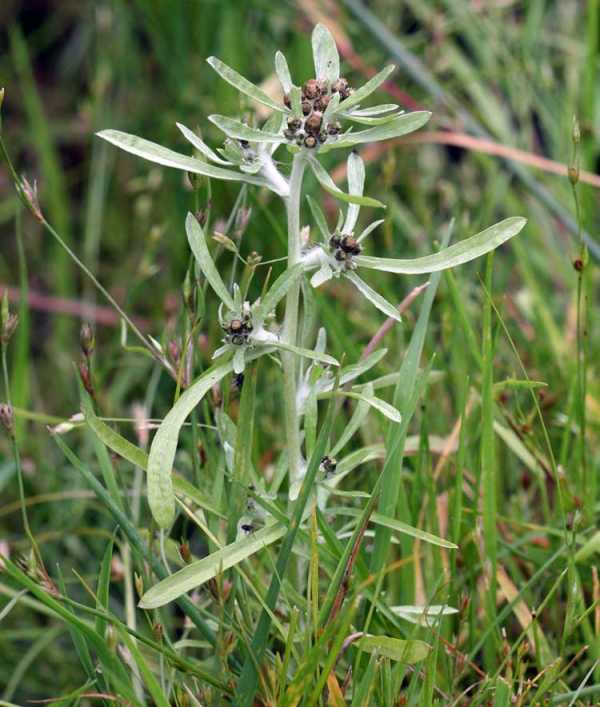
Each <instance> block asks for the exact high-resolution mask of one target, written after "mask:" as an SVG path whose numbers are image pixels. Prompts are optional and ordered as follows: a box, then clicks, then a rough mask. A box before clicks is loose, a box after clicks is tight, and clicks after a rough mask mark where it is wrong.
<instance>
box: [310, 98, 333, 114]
mask: <svg viewBox="0 0 600 707" xmlns="http://www.w3.org/2000/svg"><path fill="white" fill-rule="evenodd" d="M329 101H331V96H328V95H327V94H325V95H323V96H319V98H317V100H316V101H315V103H314V108H315V110H319V111H321V112H324V111H325V109H326V108H327V106H328V105H329Z"/></svg>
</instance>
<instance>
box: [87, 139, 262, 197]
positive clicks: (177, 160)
mask: <svg viewBox="0 0 600 707" xmlns="http://www.w3.org/2000/svg"><path fill="white" fill-rule="evenodd" d="M96 135H98V137H101V138H102V139H103V140H106V141H107V142H110V143H111V144H113V145H116V146H117V147H120V148H121V149H122V150H125V152H130V153H131V154H132V155H137V156H138V157H143V158H144V159H145V160H148V161H149V162H155V163H156V164H162V165H164V166H165V167H174V168H175V169H183V170H184V171H186V172H193V173H194V174H203V175H204V176H205V177H212V178H214V179H223V180H225V181H232V182H246V183H247V184H256V185H257V186H259V187H269V184H268V182H267V181H266V180H264V179H262V178H261V177H254V176H252V175H250V174H244V173H242V172H234V171H233V170H230V169H223V168H222V167H215V166H214V165H212V164H208V163H207V162H203V161H202V160H198V159H196V158H195V157H188V156H187V155H182V154H181V153H179V152H175V151H174V150H170V149H169V148H168V147H163V146H162V145H157V144H156V143H155V142H150V140H144V138H141V137H137V135H130V134H129V133H123V132H121V131H120V130H102V131H101V132H99V133H96Z"/></svg>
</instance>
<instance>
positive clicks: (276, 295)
mask: <svg viewBox="0 0 600 707" xmlns="http://www.w3.org/2000/svg"><path fill="white" fill-rule="evenodd" d="M303 271H304V268H303V266H302V263H298V264H297V265H294V267H292V268H290V269H289V270H286V271H285V272H283V273H282V274H281V275H280V276H279V277H278V278H277V280H275V282H274V283H273V284H272V285H271V287H270V288H269V291H268V292H267V294H266V295H265V296H264V297H263V298H261V301H260V304H258V305H257V306H255V307H254V308H253V311H252V316H253V319H254V320H255V323H256V324H259V325H260V324H262V323H263V322H264V320H265V319H266V317H267V316H268V314H269V313H270V312H272V311H273V310H274V309H275V307H276V306H277V304H278V302H279V301H280V300H281V299H283V297H285V296H286V294H287V293H288V290H289V289H290V287H291V286H292V285H293V284H294V283H295V282H296V281H297V280H298V278H299V277H300V276H301V275H302V272H303Z"/></svg>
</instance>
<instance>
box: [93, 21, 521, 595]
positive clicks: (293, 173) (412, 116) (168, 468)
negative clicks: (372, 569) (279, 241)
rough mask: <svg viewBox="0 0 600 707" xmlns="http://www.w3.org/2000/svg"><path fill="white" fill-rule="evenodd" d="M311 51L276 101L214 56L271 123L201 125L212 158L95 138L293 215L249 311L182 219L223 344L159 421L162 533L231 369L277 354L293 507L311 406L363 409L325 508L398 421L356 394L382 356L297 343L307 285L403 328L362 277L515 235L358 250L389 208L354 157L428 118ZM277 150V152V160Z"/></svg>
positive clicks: (265, 533)
mask: <svg viewBox="0 0 600 707" xmlns="http://www.w3.org/2000/svg"><path fill="white" fill-rule="evenodd" d="M312 49H313V57H314V67H315V76H314V77H313V78H310V79H309V80H307V81H305V82H304V84H302V85H297V84H295V83H294V81H293V78H292V75H291V73H290V70H289V68H288V64H287V61H286V59H285V57H284V56H283V54H282V53H281V52H277V54H276V56H275V70H276V72H277V76H278V77H279V81H280V83H281V87H282V91H283V101H281V102H280V101H278V100H275V99H273V98H272V97H271V96H269V95H267V94H266V93H265V92H264V91H263V90H261V89H260V88H259V87H258V86H255V85H254V84H252V83H251V82H250V81H248V80H247V79H245V78H244V77H243V76H242V75H241V74H239V73H238V72H237V71H236V70H235V69H233V68H231V67H229V66H227V65H226V64H225V63H223V62H222V61H221V60H219V59H216V58H214V57H211V58H209V59H208V63H209V64H210V65H211V67H212V68H213V69H214V70H215V71H216V72H217V73H218V74H219V75H220V76H221V77H222V78H223V79H224V80H225V81H227V82H228V83H229V84H231V85H232V86H234V87H235V88H236V89H237V90H238V91H239V92H240V93H241V94H243V95H244V96H246V97H248V98H250V99H251V100H252V101H256V102H258V103H260V104H262V105H263V106H265V107H266V108H268V109H269V110H270V111H271V115H270V117H269V118H268V119H267V120H266V121H265V122H264V124H262V125H260V126H259V125H249V124H246V123H243V122H241V121H239V120H237V119H235V118H231V117H226V116H223V115H212V116H209V120H210V121H211V122H212V123H213V124H214V125H216V126H217V127H218V128H219V129H220V130H221V131H222V132H223V133H224V142H223V145H222V146H221V147H219V148H216V149H213V148H211V147H209V146H208V145H207V144H206V143H205V142H204V141H203V140H202V139H201V138H200V137H199V136H198V135H197V134H196V133H194V132H192V131H191V130H190V129H188V128H186V127H185V126H184V125H181V124H178V125H177V127H178V128H179V130H180V131H181V133H182V134H183V135H184V137H185V138H186V139H187V140H188V141H189V142H190V143H191V146H192V148H193V149H194V151H195V156H188V155H185V154H181V153H178V152H175V151H173V150H171V149H169V148H167V147H163V146H161V145H157V144H155V143H153V142H149V141H148V140H145V139H143V138H140V137H136V136H134V135H129V134H126V133H123V132H119V131H116V130H105V131H102V132H100V133H99V135H100V137H102V138H103V139H105V140H107V141H109V142H110V143H112V144H114V145H116V146H118V147H120V148H121V149H123V150H126V151H127V152H130V153H132V154H134V155H137V156H139V157H143V158H144V159H146V160H149V161H151V162H154V163H157V164H160V165H165V166H168V167H173V168H175V169H180V170H183V171H185V172H189V173H194V174H200V175H204V176H206V177H208V178H211V179H222V180H229V181H236V182H242V183H245V184H248V185H250V186H253V187H259V188H264V189H268V190H270V191H272V192H273V193H274V194H276V195H277V196H278V197H280V198H281V199H282V200H283V201H284V203H285V207H286V212H287V234H288V238H287V253H286V254H285V255H286V262H287V266H286V269H285V270H284V272H283V273H282V274H281V275H280V276H279V277H278V278H277V279H276V280H275V282H274V283H273V284H272V285H271V286H270V288H269V289H268V290H267V291H266V293H265V294H264V295H263V296H262V297H261V298H260V299H257V300H256V301H255V302H252V303H251V302H249V301H247V300H246V299H245V297H246V295H245V293H244V292H242V289H241V288H240V286H238V285H236V284H234V285H233V286H232V288H231V289H229V288H228V287H227V285H226V284H225V282H224V280H223V278H222V277H221V274H220V273H219V270H218V268H217V265H216V264H215V262H214V260H213V258H212V256H211V253H210V250H209V247H208V244H207V239H206V236H205V233H204V230H203V228H202V226H201V225H200V223H199V221H198V219H197V218H196V217H195V216H194V215H193V214H191V213H190V214H188V216H187V218H186V221H185V230H186V233H187V238H188V242H189V245H190V248H191V250H192V252H193V254H194V256H195V259H196V261H197V263H198V266H199V268H200V269H201V271H202V273H203V274H204V276H205V278H206V280H207V281H208V283H209V284H210V286H211V288H212V289H213V290H214V292H215V294H216V295H217V297H218V298H219V300H220V305H219V307H218V310H217V311H214V312H213V313H212V316H214V317H218V320H219V323H220V325H221V327H222V330H223V342H222V346H220V347H219V348H217V350H216V351H215V352H214V356H213V357H214V358H215V359H216V361H215V363H214V365H213V366H212V367H211V368H210V369H208V370H207V371H205V372H204V373H203V374H202V375H201V376H200V377H199V378H198V379H197V380H196V381H194V382H193V383H192V384H191V385H190V386H189V387H188V388H187V389H186V390H185V392H184V393H183V394H182V395H181V397H180V398H179V399H178V401H177V402H176V404H175V405H174V406H173V408H172V409H171V410H170V411H169V412H168V413H167V415H166V416H165V418H164V420H163V422H162V424H161V425H160V427H159V429H158V431H157V433H156V435H155V437H154V440H153V442H152V445H151V448H150V454H149V458H148V465H147V470H148V477H147V483H148V501H149V505H150V509H151V511H152V514H153V517H154V519H155V520H156V522H157V523H158V525H159V526H160V527H161V528H163V529H168V528H169V527H170V526H171V525H172V523H173V520H174V518H175V492H177V493H182V494H183V495H187V496H189V495H190V493H191V491H190V489H189V487H188V486H183V487H182V482H181V479H180V477H178V484H179V485H176V487H175V491H174V486H173V481H172V473H171V472H172V467H173V463H174V460H175V455H176V450H177V444H178V436H179V432H180V430H181V428H182V426H183V424H184V422H185V420H186V418H187V417H188V415H190V413H191V412H192V411H193V410H194V408H195V407H196V406H197V405H198V404H199V402H200V401H201V400H202V398H203V397H204V395H206V393H207V392H208V391H209V390H210V389H211V388H212V387H213V386H214V385H215V384H216V383H218V382H219V381H220V380H222V379H223V378H224V377H225V376H227V375H228V374H231V373H232V372H234V373H241V372H243V371H244V369H245V367H246V366H247V365H248V364H249V363H250V362H252V361H253V360H255V359H257V358H258V357H261V356H265V355H269V356H271V357H273V356H278V357H280V359H281V364H282V366H283V371H284V375H283V384H282V390H281V396H282V398H283V403H284V409H285V434H284V438H285V440H286V466H287V475H288V480H289V489H290V498H291V499H292V500H293V499H295V498H296V497H297V496H298V495H299V493H300V489H301V488H302V482H303V480H304V478H305V474H306V469H307V461H306V460H308V459H310V458H311V455H312V454H313V452H314V450H315V448H316V445H315V440H316V437H317V431H318V430H317V428H318V415H317V406H318V401H319V400H322V399H324V398H327V397H331V396H332V395H336V394H339V395H347V396H350V397H352V398H354V399H356V400H357V401H358V403H357V406H356V410H355V413H354V415H353V417H352V419H351V421H350V423H349V425H348V426H347V427H346V430H345V431H344V433H343V434H342V437H341V438H340V439H339V440H338V441H337V442H336V443H335V444H332V446H331V448H330V449H329V453H328V455H327V456H325V457H324V458H323V461H322V463H321V465H320V471H321V474H322V477H321V480H320V492H319V494H318V501H319V503H320V504H325V503H326V502H327V496H328V490H327V489H329V490H330V489H331V488H332V486H335V484H336V483H337V482H338V481H339V479H340V478H342V477H343V476H344V475H345V474H347V473H349V472H350V471H351V470H352V468H354V466H356V465H357V464H360V463H363V462H364V461H365V458H364V455H363V456H362V457H357V458H356V459H353V460H352V461H347V462H346V463H343V462H342V463H340V464H337V462H335V456H336V455H337V454H338V453H339V452H341V451H342V449H343V447H344V446H345V445H346V444H347V443H348V442H349V441H350V438H351V437H352V434H353V433H354V432H356V430H357V429H358V428H359V427H360V425H361V424H362V422H363V421H364V418H365V416H366V415H367V414H369V412H370V411H372V410H375V411H376V412H378V413H380V414H383V415H385V416H386V417H387V418H388V419H390V420H391V421H392V423H397V422H399V421H400V415H399V412H398V410H396V409H395V408H394V407H392V406H391V405H389V404H388V403H386V402H385V401H383V400H381V399H380V398H379V397H377V396H376V395H375V394H374V390H375V386H374V384H373V382H371V383H367V384H363V385H356V384H355V383H354V381H355V379H356V378H358V376H360V375H363V374H364V373H366V372H368V371H369V370H370V369H371V368H372V367H373V366H375V365H376V364H377V363H378V362H379V361H380V360H381V358H382V357H383V356H384V355H385V350H383V349H382V350H379V351H375V352H374V353H372V354H371V355H370V356H368V357H367V358H365V359H364V360H362V361H360V362H349V364H348V365H346V366H344V367H343V368H342V369H341V370H338V369H339V364H338V361H336V360H335V359H334V358H333V357H331V356H330V355H328V354H327V353H326V333H325V332H324V331H323V330H320V331H319V334H318V337H317V341H316V344H315V345H314V348H313V349H308V348H305V347H303V345H302V344H303V343H305V342H301V340H300V335H299V332H300V328H301V324H302V322H301V311H303V308H301V307H300V303H301V296H302V295H303V296H304V297H305V298H306V296H307V288H311V287H312V288H316V289H317V290H318V291H321V290H323V289H324V288H325V287H326V286H327V283H328V281H329V280H331V279H334V278H336V279H340V280H341V282H342V283H344V284H346V283H347V284H348V286H353V287H355V288H356V289H357V290H358V291H359V292H360V294H361V295H363V296H364V298H365V299H366V300H367V301H368V302H369V303H370V304H372V305H374V306H375V307H376V308H377V309H378V310H379V311H380V312H382V313H383V314H384V315H385V316H386V317H392V318H393V319H395V320H398V321H399V320H400V314H399V312H398V309H397V307H396V306H394V305H393V304H392V303H390V302H388V301H387V300H386V299H385V298H384V297H383V296H382V295H380V294H379V293H378V292H377V291H376V290H374V289H373V288H372V287H371V286H370V285H368V284H367V282H366V281H365V280H364V279H363V278H362V274H363V273H365V272H366V271H367V270H378V271H384V272H391V273H396V274H411V275H419V274H427V273H433V272H436V271H440V270H444V269H447V268H451V267H454V266H456V265H460V264H462V263H466V262H468V261H470V260H473V259H474V258H477V257H479V256H481V255H483V254H485V253H488V252H490V251H492V250H493V249H495V248H497V247H498V246H499V245H501V244H502V243H504V242H505V241H507V240H508V239H510V238H512V237H513V236H515V235H516V234H517V233H519V231H520V230H521V229H522V228H523V226H524V225H525V220H524V219H523V218H508V219H506V220H504V221H502V222H500V223H498V224H496V225H494V226H491V227H490V228H487V229H486V230H484V231H482V232H480V233H478V234H476V235H474V236H471V237H469V238H466V239H464V240H462V241H460V242H458V243H456V244H454V245H451V246H449V247H446V248H444V249H442V250H441V251H439V252H437V253H434V254H432V255H429V256H426V257H421V258H416V259H406V260H405V259H394V258H385V257H380V256H377V255H367V254H365V248H366V246H367V237H368V236H369V235H370V234H371V233H372V232H373V231H374V230H375V229H376V228H377V226H379V225H380V224H381V223H382V220H377V221H374V222H373V223H371V224H368V225H366V226H364V227H363V228H362V229H358V228H357V224H358V221H359V216H360V208H361V206H370V207H379V208H383V204H381V202H379V201H378V200H377V199H374V198H372V197H369V196H366V195H365V193H364V187H365V167H364V163H363V160H362V159H361V157H360V155H359V154H358V153H357V152H356V151H355V148H356V147H357V146H359V145H362V144H365V143H371V142H375V141H381V140H388V139H391V138H396V137H399V136H402V135H406V134H407V133H410V132H412V131H414V130H417V129H418V128H420V127H422V126H423V125H424V124H425V123H426V122H427V121H428V120H429V118H430V113H429V112H426V111H416V112H410V113H405V112H404V111H402V110H400V109H399V107H398V106H397V105H394V104H384V105H376V106H371V107H369V106H367V105H366V101H367V99H368V98H369V96H370V95H371V94H372V93H373V92H374V91H375V90H376V89H377V88H378V87H379V86H381V84H382V83H383V82H384V81H385V80H386V79H387V78H388V77H389V76H390V74H391V73H392V71H393V70H394V67H393V66H388V67H386V68H385V69H383V70H382V71H380V72H379V73H378V74H376V75H375V76H373V77H372V78H371V79H370V80H369V81H367V82H366V83H365V84H364V85H363V86H361V87H360V88H356V89H353V88H352V87H351V86H349V84H348V81H347V80H346V79H345V78H344V77H343V76H341V75H340V60H339V56H338V52H337V49H336V46H335V42H334V40H333V37H332V36H331V34H330V32H329V30H328V29H327V28H326V27H324V26H323V25H317V26H316V27H315V29H314V31H313V34H312ZM332 150H341V151H343V152H348V151H350V152H349V155H348V157H347V182H348V189H347V191H344V190H342V189H340V188H339V187H338V186H337V185H336V184H335V182H334V181H333V179H332V178H331V176H330V175H329V173H328V172H327V170H326V169H325V168H324V167H323V165H322V164H321V161H320V160H319V157H320V156H321V155H322V154H325V153H327V152H330V151H332ZM278 151H279V152H280V153H282V154H280V156H279V157H278V158H277V159H276V158H275V154H276V153H277V152H278ZM286 157H287V158H288V159H286ZM289 162H291V165H289V164H288V163H289ZM307 169H309V170H310V171H312V173H313V174H314V176H315V177H316V179H317V181H318V182H319V184H320V185H321V187H322V188H323V189H324V190H325V191H326V192H327V193H329V194H330V195H332V196H333V197H335V198H336V199H337V200H339V201H340V202H342V203H343V204H344V208H345V212H341V214H340V217H339V219H338V221H337V223H336V224H335V226H333V227H332V226H331V225H330V224H329V223H328V222H327V219H326V217H325V215H324V213H323V211H322V210H321V208H320V207H319V205H318V203H317V202H316V201H315V200H313V199H309V206H310V212H311V214H312V217H313V219H314V224H312V226H314V227H312V228H306V227H303V226H304V224H302V223H301V204H302V194H303V177H304V175H305V172H306V170H307ZM315 232H316V234H317V238H315V239H314V240H311V239H309V237H307V233H315ZM282 255H283V254H282ZM303 293H304V294H303ZM281 302H284V313H283V319H282V320H281V321H278V319H277V316H276V310H277V306H278V305H279V304H280V303H281ZM302 316H304V314H302ZM336 381H337V382H336ZM107 439H108V438H107ZM107 444H110V441H107ZM309 481H310V480H309ZM300 500H302V499H300ZM244 527H247V526H246V525H244ZM284 532H285V528H284V526H283V525H282V524H281V523H276V522H275V521H274V519H273V520H272V523H271V524H269V523H268V522H267V524H266V527H265V528H263V529H261V530H259V531H257V533H255V534H254V535H255V536H256V537H255V538H253V539H252V540H251V539H249V538H244V537H242V538H239V539H238V540H237V541H236V542H234V543H233V545H232V546H231V547H233V548H234V550H231V552H229V553H225V554H223V551H219V552H218V553H215V558H214V560H215V561H213V562H209V563H208V564H207V563H206V560H207V559H210V558H205V559H204V560H201V561H200V562H203V563H205V564H204V565H203V566H202V568H199V573H196V574H194V573H192V572H190V568H185V569H184V570H181V573H184V575H182V576H180V577H179V579H178V576H179V575H180V573H179V572H178V573H176V574H175V575H173V576H172V577H169V578H168V579H167V580H165V581H164V582H160V583H159V584H158V585H156V586H155V587H154V588H152V589H150V591H149V592H147V593H146V595H145V596H144V598H143V600H142V605H143V606H146V607H155V606H160V605H161V604H164V603H166V602H167V601H171V600H173V599H175V598H176V597H177V596H179V595H181V594H182V593H184V592H185V591H188V590H189V589H191V588H192V587H193V586H196V585H197V584H198V583H199V578H202V581H206V579H207V578H208V574H210V572H208V573H207V571H204V570H205V569H206V567H208V566H210V567H211V568H212V569H211V572H212V576H214V574H216V573H217V572H219V571H221V569H226V568H227V567H230V566H232V563H234V562H239V561H240V560H241V559H243V558H244V557H247V556H249V555H250V554H252V553H253V552H256V551H257V550H259V549H260V548H261V547H263V546H264V545H266V544H269V543H270V542H274V541H276V540H277V539H279V538H281V537H282V536H283V535H284ZM430 537H431V536H430ZM219 553H222V554H219ZM216 555H219V557H218V558H217V557H216ZM203 568H204V569H203ZM203 572H204V574H203ZM165 582H166V584H165Z"/></svg>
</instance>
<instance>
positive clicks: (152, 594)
mask: <svg viewBox="0 0 600 707" xmlns="http://www.w3.org/2000/svg"><path fill="white" fill-rule="evenodd" d="M285 533H286V526H285V525H284V524H283V523H275V524H274V525H270V526H267V527H266V528H261V530H257V531H256V532H255V533H252V534H251V535H249V536H248V537H245V538H242V539H241V540H238V541H236V542H234V543H231V544H230V545H226V546H225V547H224V548H221V549H220V550H217V551H216V552H213V553H212V554H210V555H208V557H203V558H202V559H201V560H197V561H196V562H192V563H191V564H190V565H187V567H184V568H183V569H181V570H179V571H178V572H175V573H174V574H172V575H170V576H168V577H167V578H166V579H163V580H162V581H161V582H159V583H158V584H155V585H154V586H153V587H152V588H151V589H149V590H148V591H147V592H146V593H145V594H144V596H143V597H142V599H141V601H140V603H139V606H140V607H141V608H142V609H157V608H158V607H159V606H164V605H165V604H168V603H169V602H171V601H173V600H175V599H177V598H178V597H180V596H181V595H182V594H185V593H186V592H189V591H191V590H192V589H195V588H196V587H199V586H200V585H202V584H204V583H205V582H208V580H209V579H212V578H213V577H216V575H218V574H219V573H220V572H223V571H225V570H227V569H229V568H230V567H233V566H234V565H237V564H239V563H240V562H242V560H245V559H246V558H248V557H250V556H251V555H253V554H254V553H256V552H258V551H259V550H262V548H263V547H266V546H267V545H270V544H271V543H274V542H275V541H276V540H279V538H281V537H283V536H284V535H285Z"/></svg>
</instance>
